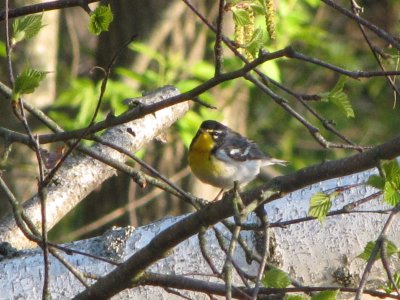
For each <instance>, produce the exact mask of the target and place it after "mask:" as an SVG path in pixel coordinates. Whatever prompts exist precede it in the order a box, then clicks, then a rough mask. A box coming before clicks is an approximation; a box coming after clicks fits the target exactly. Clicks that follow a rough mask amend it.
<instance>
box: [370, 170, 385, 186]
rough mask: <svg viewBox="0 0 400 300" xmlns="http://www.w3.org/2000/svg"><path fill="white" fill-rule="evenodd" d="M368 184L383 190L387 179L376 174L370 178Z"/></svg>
mask: <svg viewBox="0 0 400 300" xmlns="http://www.w3.org/2000/svg"><path fill="white" fill-rule="evenodd" d="M367 184H368V185H370V186H372V187H374V188H377V189H379V190H383V188H384V187H385V179H384V178H383V177H381V176H379V175H375V174H374V175H371V176H369V178H368V181H367Z"/></svg>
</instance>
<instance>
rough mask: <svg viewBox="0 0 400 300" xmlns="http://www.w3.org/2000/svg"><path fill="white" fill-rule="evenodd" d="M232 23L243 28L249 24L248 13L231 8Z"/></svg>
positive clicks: (244, 10)
mask: <svg viewBox="0 0 400 300" xmlns="http://www.w3.org/2000/svg"><path fill="white" fill-rule="evenodd" d="M231 10H232V16H233V22H234V23H235V24H236V25H239V26H244V25H248V24H250V23H251V19H250V12H249V10H247V9H242V8H237V7H235V6H233V7H232V9H231Z"/></svg>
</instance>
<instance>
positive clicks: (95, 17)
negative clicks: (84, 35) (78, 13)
mask: <svg viewBox="0 0 400 300" xmlns="http://www.w3.org/2000/svg"><path fill="white" fill-rule="evenodd" d="M113 18H114V16H113V13H112V11H111V7H110V6H109V5H108V6H105V5H100V6H98V7H97V8H96V9H95V10H94V11H93V12H92V13H91V14H90V21H89V25H88V29H89V31H90V32H91V33H93V34H95V35H99V34H100V33H102V32H103V31H108V28H109V26H110V24H111V22H112V20H113Z"/></svg>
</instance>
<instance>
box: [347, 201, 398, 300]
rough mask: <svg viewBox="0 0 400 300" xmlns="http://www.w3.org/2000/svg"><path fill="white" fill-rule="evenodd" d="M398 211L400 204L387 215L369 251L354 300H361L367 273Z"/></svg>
mask: <svg viewBox="0 0 400 300" xmlns="http://www.w3.org/2000/svg"><path fill="white" fill-rule="evenodd" d="M399 211H400V204H398V205H397V206H395V207H394V208H393V210H392V213H391V214H390V215H389V217H388V219H387V220H386V223H385V225H384V226H383V229H382V231H381V233H380V235H379V237H378V239H377V240H376V243H375V245H374V248H373V249H372V251H371V255H370V257H369V259H368V262H367V265H366V266H365V269H364V272H363V274H362V277H361V281H360V284H359V286H358V289H357V293H356V296H355V298H354V299H355V300H361V297H362V294H363V291H364V289H365V286H366V284H367V280H368V276H369V273H370V272H371V269H372V266H373V265H374V262H375V260H376V257H377V255H378V253H379V250H380V249H381V246H382V243H383V241H384V239H385V238H386V234H387V231H388V230H389V227H390V226H391V224H392V223H393V221H394V219H395V217H396V216H397V213H398V212H399Z"/></svg>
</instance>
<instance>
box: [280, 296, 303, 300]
mask: <svg viewBox="0 0 400 300" xmlns="http://www.w3.org/2000/svg"><path fill="white" fill-rule="evenodd" d="M283 299H284V300H307V299H309V297H308V296H306V295H285V298H283Z"/></svg>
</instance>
